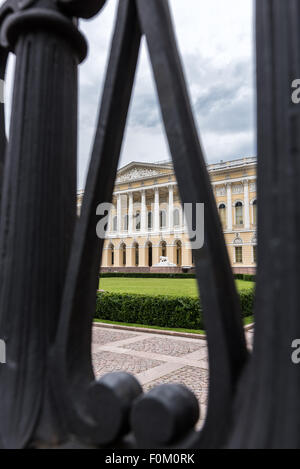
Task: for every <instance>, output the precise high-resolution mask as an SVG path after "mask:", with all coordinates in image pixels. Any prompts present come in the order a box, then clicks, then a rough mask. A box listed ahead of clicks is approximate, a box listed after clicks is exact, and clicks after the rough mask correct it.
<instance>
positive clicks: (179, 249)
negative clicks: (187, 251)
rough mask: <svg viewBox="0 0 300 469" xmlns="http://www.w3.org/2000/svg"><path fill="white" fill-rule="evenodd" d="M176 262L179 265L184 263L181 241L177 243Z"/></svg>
mask: <svg viewBox="0 0 300 469" xmlns="http://www.w3.org/2000/svg"><path fill="white" fill-rule="evenodd" d="M176 264H177V265H178V266H181V264H182V244H181V242H180V241H177V243H176Z"/></svg>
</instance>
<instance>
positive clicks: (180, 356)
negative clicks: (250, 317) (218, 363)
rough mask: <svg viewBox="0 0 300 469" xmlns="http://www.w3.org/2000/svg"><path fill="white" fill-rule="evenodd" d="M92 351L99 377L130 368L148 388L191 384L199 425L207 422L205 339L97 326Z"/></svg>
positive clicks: (249, 335) (249, 340) (145, 387)
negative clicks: (195, 399)
mask: <svg viewBox="0 0 300 469" xmlns="http://www.w3.org/2000/svg"><path fill="white" fill-rule="evenodd" d="M247 339H248V342H249V344H250V343H251V340H252V332H248V333H247ZM92 351H93V364H94V370H95V374H96V376H97V377H98V378H99V377H101V376H103V375H104V374H106V373H109V372H111V371H127V372H128V373H131V374H133V375H135V376H136V378H137V379H138V380H139V382H140V383H141V384H142V385H143V388H144V390H145V391H148V390H150V389H151V388H153V387H154V386H156V385H157V384H162V383H170V382H172V383H182V384H184V385H185V386H188V387H189V388H190V389H191V390H192V391H193V392H194V393H195V395H196V396H197V398H198V400H199V403H200V408H201V420H200V422H199V424H200V425H201V424H202V423H203V421H204V419H205V412H206V407H207V396H208V357H207V347H206V341H205V340H203V339H192V338H185V337H184V338H183V337H172V336H167V335H159V334H150V333H147V332H142V331H141V332H134V331H133V332H131V331H123V330H116V329H106V328H103V327H97V326H95V327H94V331H93V345H92Z"/></svg>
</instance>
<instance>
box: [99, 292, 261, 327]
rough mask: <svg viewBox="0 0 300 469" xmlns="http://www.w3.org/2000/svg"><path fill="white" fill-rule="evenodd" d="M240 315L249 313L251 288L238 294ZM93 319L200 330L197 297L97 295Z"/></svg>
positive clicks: (201, 323) (200, 313)
mask: <svg viewBox="0 0 300 469" xmlns="http://www.w3.org/2000/svg"><path fill="white" fill-rule="evenodd" d="M239 295H240V300H241V308H242V316H243V317H248V316H251V315H252V314H253V306H254V289H253V290H242V291H240V292H239ZM96 318H97V319H102V320H109V321H116V322H124V323H129V324H142V325H146V326H158V327H170V328H182V329H195V330H199V329H201V330H203V329H204V322H203V312H202V306H201V301H199V299H198V298H190V297H171V296H147V295H128V294H118V293H98V297H97V306H96Z"/></svg>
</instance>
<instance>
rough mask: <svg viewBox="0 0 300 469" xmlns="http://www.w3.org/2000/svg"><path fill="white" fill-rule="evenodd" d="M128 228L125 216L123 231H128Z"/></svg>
mask: <svg viewBox="0 0 300 469" xmlns="http://www.w3.org/2000/svg"><path fill="white" fill-rule="evenodd" d="M128 226H129V216H128V215H125V217H124V231H128Z"/></svg>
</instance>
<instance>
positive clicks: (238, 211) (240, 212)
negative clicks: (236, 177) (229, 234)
mask: <svg viewBox="0 0 300 469" xmlns="http://www.w3.org/2000/svg"><path fill="white" fill-rule="evenodd" d="M235 224H236V225H243V224H244V209H243V204H242V202H237V203H236V204H235Z"/></svg>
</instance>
